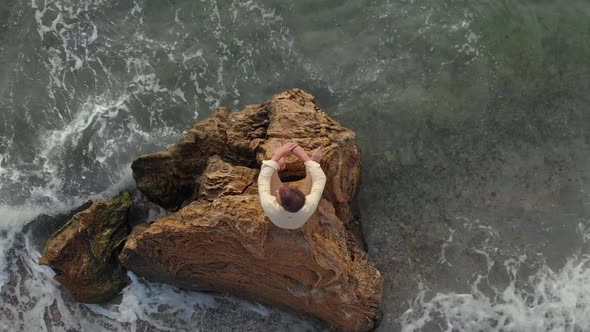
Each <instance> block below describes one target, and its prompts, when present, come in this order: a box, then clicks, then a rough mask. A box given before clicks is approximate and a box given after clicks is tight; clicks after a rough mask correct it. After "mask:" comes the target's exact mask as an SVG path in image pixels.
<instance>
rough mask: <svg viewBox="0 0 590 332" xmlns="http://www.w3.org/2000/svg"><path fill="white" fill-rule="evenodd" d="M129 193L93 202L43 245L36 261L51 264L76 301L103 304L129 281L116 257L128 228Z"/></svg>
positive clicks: (57, 277) (129, 228)
mask: <svg viewBox="0 0 590 332" xmlns="http://www.w3.org/2000/svg"><path fill="white" fill-rule="evenodd" d="M130 207H131V194H129V193H128V192H125V193H122V194H121V195H119V196H117V197H115V198H113V199H112V200H110V201H106V202H95V203H93V204H92V205H91V206H90V207H89V208H88V209H86V210H84V211H81V212H79V213H77V214H75V215H74V216H73V217H72V219H70V221H68V222H67V223H66V224H65V225H64V226H63V227H62V228H60V229H59V230H58V231H57V232H55V233H54V234H53V235H52V236H51V237H50V238H49V240H47V244H46V245H45V251H44V253H43V256H42V257H41V259H40V261H39V263H40V264H43V265H48V266H50V267H51V268H52V269H53V270H54V271H55V272H56V275H55V279H56V280H57V281H59V282H60V283H61V284H62V285H63V286H64V287H65V288H66V289H67V290H68V291H69V293H70V295H72V297H73V298H74V299H75V300H76V301H79V302H85V303H103V302H106V301H109V300H110V299H112V298H113V297H114V296H116V295H117V294H118V293H119V292H120V291H121V290H122V289H123V288H124V287H125V286H126V285H127V283H128V278H127V275H126V271H125V270H124V269H123V268H122V267H121V265H120V264H119V261H118V259H117V254H118V253H119V252H120V250H121V247H122V245H123V243H124V242H125V240H126V238H127V236H128V235H129V233H130V231H131V227H130V226H129V224H128V222H127V211H128V210H129V208H130Z"/></svg>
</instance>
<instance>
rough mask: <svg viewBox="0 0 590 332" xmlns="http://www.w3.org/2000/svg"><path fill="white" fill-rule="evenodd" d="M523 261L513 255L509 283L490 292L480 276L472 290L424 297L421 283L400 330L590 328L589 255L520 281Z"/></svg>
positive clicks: (506, 331)
mask: <svg viewBox="0 0 590 332" xmlns="http://www.w3.org/2000/svg"><path fill="white" fill-rule="evenodd" d="M523 261H524V258H523V257H520V258H519V259H509V260H507V261H505V263H504V266H505V267H506V271H507V272H508V274H509V275H510V283H509V284H508V286H507V287H506V288H505V289H504V290H503V291H499V290H497V289H494V288H493V287H492V289H493V290H494V291H493V293H494V294H492V295H491V296H486V295H485V294H484V291H482V290H480V289H481V288H482V287H480V283H481V282H482V281H485V279H486V278H485V277H483V276H479V277H478V278H477V279H476V281H475V282H474V283H473V284H472V291H471V293H470V294H454V293H451V294H443V293H438V294H436V295H435V296H434V297H433V298H432V299H430V300H426V294H427V293H428V289H426V288H424V287H421V288H422V289H421V291H420V292H419V295H418V296H417V298H416V299H415V300H414V302H413V303H412V305H411V308H410V309H409V310H407V311H406V312H405V313H404V314H403V315H402V317H401V323H402V331H403V332H413V331H422V330H423V329H425V330H429V331H430V330H433V329H434V330H439V331H449V332H451V331H498V332H500V331H501V332H509V331H514V332H523V331H525V332H526V331H531V332H532V331H555V332H557V331H560V332H561V331H568V332H579V331H588V330H589V329H590V255H584V256H580V257H573V258H571V259H569V260H568V261H567V263H566V264H565V266H564V267H563V268H562V269H561V270H560V271H558V272H554V271H553V270H551V269H550V268H548V267H547V266H543V267H542V268H541V269H539V271H538V272H537V273H535V274H534V275H532V276H531V277H529V278H528V281H527V282H525V283H522V282H521V281H519V279H518V278H517V272H518V268H519V266H520V264H521V263H522V262H523Z"/></svg>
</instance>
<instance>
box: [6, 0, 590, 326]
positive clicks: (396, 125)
mask: <svg viewBox="0 0 590 332" xmlns="http://www.w3.org/2000/svg"><path fill="white" fill-rule="evenodd" d="M589 15H590V5H588V4H587V3H586V2H584V1H568V2H563V1H548V0H547V1H516V0H514V1H508V0H502V1H484V0H479V1H452V0H444V1H433V0H422V1H421V0H412V1H394V0H377V1H369V0H361V1H322V2H318V1H311V0H304V1H273V0H249V1H238V0H232V1H218V0H201V1H188V0H178V1H172V2H166V3H163V2H160V1H149V0H134V1H114V0H82V1H73V0H31V1H16V0H2V1H0V41H1V43H0V77H1V78H2V79H0V287H1V288H0V304H1V305H0V330H3V331H4V330H6V331H71V330H82V331H101V330H105V331H166V330H175V331H176V330H187V331H188V330H190V331H193V330H231V329H233V328H235V327H236V326H240V328H241V329H242V330H252V331H254V330H322V329H323V327H322V326H321V325H319V324H317V323H316V322H311V321H308V320H307V319H306V318H302V317H295V316H293V315H290V314H287V313H284V312H282V311H280V310H277V309H274V308H270V307H266V306H263V305H261V304H257V303H250V302H247V301H242V300H239V299H235V298H231V297H226V296H218V295H211V294H200V293H194V292H184V291H181V290H178V289H175V288H173V287H170V286H167V285H161V284H156V283H150V282H146V281H143V280H140V279H138V278H137V277H136V276H134V275H133V274H130V278H131V280H132V283H131V284H130V285H129V286H128V287H127V288H126V289H125V290H124V292H123V294H122V295H121V297H120V298H118V299H117V300H116V301H114V302H113V303H111V304H106V305H83V304H77V303H74V302H73V301H72V300H71V299H70V298H69V296H68V295H67V293H66V292H65V291H64V290H63V289H62V288H61V287H60V286H59V284H57V283H56V282H55V281H53V279H52V277H53V272H52V271H51V269H49V268H47V267H43V266H39V265H38V264H37V260H38V258H39V256H40V250H41V249H42V248H40V247H39V243H35V238H34V236H33V235H32V234H31V232H30V230H26V228H25V225H27V224H28V223H29V222H30V221H31V220H33V219H35V218H36V217H37V216H39V215H42V214H48V215H56V214H59V213H64V212H67V211H69V210H70V209H72V208H75V207H77V206H79V205H80V204H82V203H84V202H86V201H87V200H89V199H92V200H100V199H108V198H110V197H112V196H114V195H116V194H117V193H118V192H119V191H121V190H126V189H133V187H134V183H133V179H132V176H131V171H130V167H129V165H130V163H131V162H132V161H133V160H134V159H135V158H137V157H138V156H139V155H141V154H144V153H148V152H152V151H157V150H161V149H164V148H166V147H167V146H169V145H170V144H173V143H174V142H175V141H176V140H177V139H178V138H179V137H181V136H182V134H183V132H184V131H185V130H186V129H187V128H188V127H190V126H191V125H192V124H193V123H194V122H195V121H197V120H200V119H202V118H204V117H206V116H207V115H208V114H210V112H211V111H212V110H213V109H214V108H216V107H218V106H230V107H232V108H233V109H235V110H239V109H241V108H242V107H243V106H245V105H247V104H249V103H259V102H263V101H264V100H266V99H268V98H269V97H270V96H271V95H272V94H274V93H277V92H279V91H282V90H285V89H288V88H292V87H299V88H302V89H305V90H306V91H308V92H310V93H312V94H314V95H315V96H316V97H317V101H318V104H319V106H321V107H323V108H324V109H325V110H326V111H327V112H328V113H329V114H330V115H331V116H333V117H334V118H336V119H337V120H338V121H340V122H341V123H342V124H343V125H345V126H347V127H349V128H351V129H353V130H355V131H356V132H357V142H358V145H359V146H360V148H361V150H362V154H363V165H364V168H363V175H362V188H361V191H360V193H359V206H360V209H361V217H362V220H363V231H364V233H365V237H366V239H367V244H368V249H369V255H370V257H371V259H372V260H373V261H374V262H375V264H376V266H377V267H378V268H379V269H380V270H381V271H382V272H383V276H384V279H385V293H384V304H383V318H382V320H381V322H380V326H379V327H378V329H377V330H378V331H392V330H393V331H395V330H400V331H585V330H590V322H589V321H588V317H590V315H589V310H590V309H589V308H590V294H589V292H590V288H588V286H587V285H588V278H589V277H590V276H589V275H590V267H589V258H588V255H589V254H590V252H589V251H588V249H589V247H588V243H589V241H590V209H589V206H590V197H589V196H588V192H589V191H588V190H590V188H589V182H590V174H589V173H590V172H589V167H588V166H590V149H589V148H590V137H589V133H590V130H589V129H590V115H589V112H588V108H589V104H590V100H588V98H587V91H589V89H590V86H589V85H590V68H589V65H588V64H587V59H588V58H590V45H589V44H588V40H590V36H588V33H589V31H590V23H589V22H590V21H589V20H588V19H587V18H588V17H589ZM161 213H162V211H161V210H159V209H157V208H154V210H153V211H152V215H153V216H152V217H156V216H157V215H160V214H161Z"/></svg>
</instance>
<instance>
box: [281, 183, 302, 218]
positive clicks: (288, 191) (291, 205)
mask: <svg viewBox="0 0 590 332" xmlns="http://www.w3.org/2000/svg"><path fill="white" fill-rule="evenodd" d="M276 195H277V201H278V202H279V204H281V206H282V207H283V209H285V210H287V211H289V212H297V211H299V210H300V209H301V208H302V207H303V205H304V204H305V195H304V194H303V192H301V190H299V189H297V188H296V187H290V186H285V187H281V189H279V190H277V193H276Z"/></svg>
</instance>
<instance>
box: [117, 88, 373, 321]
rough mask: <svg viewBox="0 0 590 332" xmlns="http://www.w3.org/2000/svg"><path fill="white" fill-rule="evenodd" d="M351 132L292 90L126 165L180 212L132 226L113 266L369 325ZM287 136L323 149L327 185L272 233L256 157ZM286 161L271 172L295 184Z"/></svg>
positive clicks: (222, 113) (294, 171)
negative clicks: (288, 224)
mask: <svg viewBox="0 0 590 332" xmlns="http://www.w3.org/2000/svg"><path fill="white" fill-rule="evenodd" d="M221 128H223V129H221ZM354 137H355V135H354V133H353V132H352V131H351V130H349V129H346V128H344V127H342V126H341V125H340V124H338V123H337V122H335V121H334V120H332V119H331V118H329V117H328V116H327V115H326V114H325V113H324V112H323V111H321V110H320V109H319V108H318V107H317V106H316V104H315V101H314V98H313V97H312V96H311V95H309V94H307V93H305V92H303V91H301V90H298V89H294V90H290V91H286V92H284V93H281V94H278V95H276V96H274V97H272V98H271V99H270V100H269V101H267V102H266V103H263V104H260V105H251V106H247V107H246V108H245V110H243V111H241V112H236V113H230V112H229V111H228V110H227V109H219V110H218V111H217V112H215V113H214V114H213V115H212V116H211V117H209V118H208V119H205V120H204V121H202V122H199V123H197V124H196V125H195V126H193V127H192V128H191V130H190V131H189V132H188V133H187V134H186V136H185V137H184V138H183V139H182V140H181V141H180V142H179V143H177V144H176V145H175V146H173V147H171V148H170V149H168V150H167V151H165V152H160V153H155V154H150V155H146V156H143V157H141V158H139V159H138V160H137V161H136V162H134V164H133V165H134V166H133V169H134V177H135V179H136V181H137V182H138V187H139V188H140V189H141V190H142V191H144V192H145V193H146V195H148V197H151V198H153V199H155V200H156V201H157V202H159V203H160V204H163V205H165V206H167V207H170V208H177V207H179V206H180V205H181V204H182V203H183V202H185V204H187V205H186V206H184V207H183V208H181V209H180V210H178V211H177V212H174V213H172V214H169V215H167V216H166V217H164V218H161V219H159V220H156V221H155V222H154V223H153V224H151V225H145V226H140V227H136V228H135V229H134V230H133V233H132V234H131V235H130V236H129V239H128V241H127V242H126V243H125V246H124V248H123V251H122V252H121V254H120V259H121V262H122V264H123V265H124V266H125V267H126V268H128V269H130V270H132V271H134V272H135V273H137V274H138V275H140V276H144V277H146V278H148V279H151V280H155V281H161V282H166V283H171V284H175V285H177V286H179V287H181V288H185V289H190V290H199V291H203V290H206V291H217V292H227V293H231V294H236V295H240V296H243V297H246V298H249V299H253V300H256V301H261V302H264V303H271V304H278V305H283V306H288V307H290V308H292V309H295V310H297V311H299V312H303V313H306V314H310V315H313V316H315V317H318V318H320V319H322V320H324V321H326V322H328V323H329V324H330V326H332V327H333V328H335V329H338V330H345V331H366V330H369V329H371V328H372V327H374V324H375V321H376V319H377V318H378V315H379V305H380V302H381V296H382V288H383V280H382V278H381V275H380V273H379V271H377V270H376V269H375V267H374V266H373V265H372V264H371V262H370V261H369V260H368V259H367V255H366V253H365V252H364V251H363V250H362V249H361V247H360V246H359V243H358V241H357V240H355V234H353V232H351V231H350V229H351V227H350V226H351V222H352V221H353V220H355V219H356V217H355V213H354V210H353V209H352V207H351V202H352V200H353V198H354V195H355V194H356V191H357V188H358V181H359V174H360V167H361V160H360V152H359V150H358V148H357V147H356V145H355V144H354ZM285 141H295V142H298V143H299V144H300V145H301V146H302V147H303V148H304V149H306V150H307V151H311V150H313V149H315V148H317V147H321V148H322V151H323V152H324V159H323V160H322V163H321V164H322V168H323V169H324V171H325V173H326V175H327V178H328V182H327V185H326V188H325V191H324V195H323V198H322V201H321V202H320V204H319V207H318V210H317V212H316V213H315V214H314V215H313V216H312V217H311V219H310V220H309V221H308V222H307V223H306V224H305V225H304V226H303V227H301V228H299V229H296V230H285V229H280V228H277V227H276V226H274V225H273V224H272V223H271V222H270V221H269V220H268V218H267V217H266V216H265V214H264V212H263V210H262V208H261V206H260V202H259V197H258V195H257V185H256V179H257V176H258V171H259V167H260V166H259V165H260V163H261V161H262V160H264V159H268V158H270V156H271V154H272V152H273V146H274V143H275V142H285ZM207 144H212V147H208V146H206V145H207ZM286 162H287V170H286V171H285V172H283V173H281V176H282V177H283V178H284V179H289V180H292V181H294V182H295V183H297V181H298V180H300V179H302V178H303V177H304V175H305V168H304V166H303V164H302V163H301V162H300V161H298V160H296V159H295V158H293V157H289V158H287V160H286ZM150 172H156V173H154V174H151V173H150ZM140 183H144V184H145V183H150V185H140ZM180 188H182V189H180Z"/></svg>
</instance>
